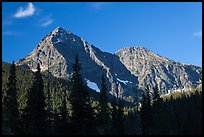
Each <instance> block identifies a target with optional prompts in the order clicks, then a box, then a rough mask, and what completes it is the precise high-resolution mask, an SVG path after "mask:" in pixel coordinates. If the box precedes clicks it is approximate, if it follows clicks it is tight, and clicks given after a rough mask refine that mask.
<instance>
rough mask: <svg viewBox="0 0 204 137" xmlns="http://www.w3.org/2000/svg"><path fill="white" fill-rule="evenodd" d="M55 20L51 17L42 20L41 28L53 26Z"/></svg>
mask: <svg viewBox="0 0 204 137" xmlns="http://www.w3.org/2000/svg"><path fill="white" fill-rule="evenodd" d="M53 21H54V20H53V19H52V17H51V15H49V16H47V17H44V18H43V19H41V20H40V26H41V27H47V26H49V25H51V24H52V23H53Z"/></svg>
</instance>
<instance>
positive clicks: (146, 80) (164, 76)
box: [16, 27, 201, 97]
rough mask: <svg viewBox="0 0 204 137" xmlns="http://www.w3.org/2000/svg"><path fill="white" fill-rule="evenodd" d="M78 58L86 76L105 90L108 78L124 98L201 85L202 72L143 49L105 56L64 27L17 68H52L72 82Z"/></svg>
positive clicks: (113, 87) (134, 48)
mask: <svg viewBox="0 0 204 137" xmlns="http://www.w3.org/2000/svg"><path fill="white" fill-rule="evenodd" d="M76 54H78V56H79V61H80V63H81V67H82V70H81V73H82V76H83V77H84V78H85V79H86V80H88V81H90V82H94V83H95V84H96V85H97V86H98V87H99V88H100V87H101V75H102V74H104V75H105V76H106V81H107V88H108V90H109V92H110V93H111V94H113V95H116V91H118V92H119V96H120V97H122V96H123V97H128V96H135V92H136V90H137V89H139V88H140V89H144V88H145V87H146V85H150V87H151V88H152V87H154V86H158V87H159V89H162V90H163V91H168V90H170V89H173V88H178V89H182V88H184V87H186V88H187V87H191V86H193V85H197V84H198V83H199V82H201V68H200V67H196V66H193V65H183V64H181V63H178V62H174V61H172V60H170V59H167V58H164V57H161V56H159V55H156V54H154V53H153V52H151V51H149V50H147V49H145V48H143V47H129V48H123V49H121V50H119V51H117V52H116V53H115V54H110V53H107V52H102V51H101V50H100V49H98V48H96V47H95V46H93V45H91V46H90V45H89V43H88V42H87V41H85V40H84V39H82V38H81V37H78V36H76V35H74V34H73V33H71V32H69V31H66V30H64V29H62V28H60V27H58V28H56V29H55V30H54V31H53V32H51V33H50V34H48V35H47V36H45V37H44V38H43V39H42V40H41V41H40V43H39V44H38V45H37V46H36V48H35V49H34V50H33V51H32V52H31V53H30V54H29V55H28V56H26V57H25V58H24V59H20V60H19V61H18V62H17V63H16V64H17V65H20V66H22V67H23V68H24V69H28V70H32V71H35V70H36V67H37V63H40V66H41V69H42V71H46V70H47V69H48V62H49V68H50V72H51V74H52V75H54V76H55V77H62V78H65V79H68V78H69V76H70V74H71V73H72V67H71V66H72V63H73V62H74V59H75V56H76Z"/></svg>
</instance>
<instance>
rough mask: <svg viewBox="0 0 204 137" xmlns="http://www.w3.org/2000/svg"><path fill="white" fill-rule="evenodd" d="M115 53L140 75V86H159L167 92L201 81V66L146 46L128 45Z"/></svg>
mask: <svg viewBox="0 0 204 137" xmlns="http://www.w3.org/2000/svg"><path fill="white" fill-rule="evenodd" d="M115 54H116V55H117V56H118V57H119V58H120V61H121V62H123V64H124V65H125V66H126V68H127V69H128V70H129V71H130V72H131V73H132V74H133V75H135V76H137V77H138V81H139V88H142V89H144V88H145V87H146V85H149V86H150V88H153V87H156V86H157V87H158V88H159V89H160V91H163V92H164V93H166V92H168V91H169V90H178V89H189V88H191V87H195V86H196V85H198V84H199V83H201V79H202V78H201V74H202V70H201V68H200V67H197V66H193V65H186V64H182V63H179V62H175V61H173V60H171V59H168V58H165V57H162V56H159V55H157V54H155V53H153V52H151V51H150V50H148V49H146V48H144V47H127V48H123V49H120V50H119V51H117V52H116V53H115Z"/></svg>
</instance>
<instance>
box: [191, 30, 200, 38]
mask: <svg viewBox="0 0 204 137" xmlns="http://www.w3.org/2000/svg"><path fill="white" fill-rule="evenodd" d="M193 36H195V37H202V30H200V31H198V32H194V33H193Z"/></svg>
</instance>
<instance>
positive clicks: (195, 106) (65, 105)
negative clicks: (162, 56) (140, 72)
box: [2, 55, 202, 135]
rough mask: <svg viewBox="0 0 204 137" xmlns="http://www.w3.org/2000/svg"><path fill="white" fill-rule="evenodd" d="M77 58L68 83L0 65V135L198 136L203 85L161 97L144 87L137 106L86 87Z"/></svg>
mask: <svg viewBox="0 0 204 137" xmlns="http://www.w3.org/2000/svg"><path fill="white" fill-rule="evenodd" d="M81 69H83V68H81V65H80V60H79V59H78V56H77V55H76V58H75V61H74V62H73V64H72V75H71V76H70V78H69V80H65V79H62V78H56V77H54V76H52V75H51V74H50V73H49V71H46V72H41V69H40V65H39V64H38V66H37V71H36V72H32V71H26V70H23V69H22V68H20V67H19V66H16V65H15V64H14V62H13V63H12V64H9V63H5V62H2V134H3V135H199V134H202V87H201V86H200V87H197V88H194V89H192V90H190V91H184V92H175V93H172V94H169V95H166V96H161V95H160V93H161V91H159V90H158V88H157V87H154V92H153V93H151V92H149V86H148V83H146V84H147V87H146V90H145V91H143V93H142V97H141V101H140V103H136V102H134V101H133V102H131V103H127V102H125V101H124V100H122V99H120V98H119V97H118V96H112V98H110V97H109V96H108V90H107V87H106V83H107V81H106V80H105V78H104V75H103V74H102V75H101V87H102V88H101V89H100V92H95V91H93V90H91V89H89V88H88V87H87V86H86V84H85V82H84V78H83V77H82V75H81V73H80V71H81Z"/></svg>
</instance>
